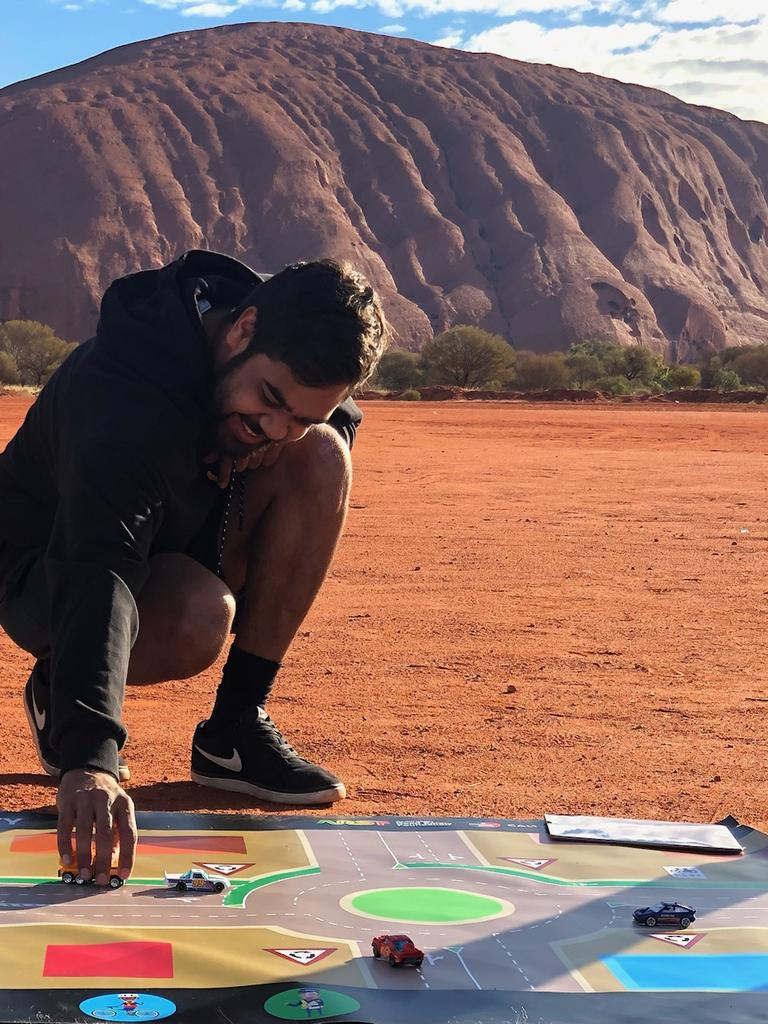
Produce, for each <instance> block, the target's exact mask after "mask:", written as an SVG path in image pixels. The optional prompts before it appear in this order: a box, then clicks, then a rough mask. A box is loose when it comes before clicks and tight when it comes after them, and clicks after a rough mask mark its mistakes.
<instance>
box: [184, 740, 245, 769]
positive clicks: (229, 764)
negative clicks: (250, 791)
mask: <svg viewBox="0 0 768 1024" xmlns="http://www.w3.org/2000/svg"><path fill="white" fill-rule="evenodd" d="M195 750H196V751H197V752H198V754H202V755H203V757H206V758H207V759H208V760H209V761H213V763H214V764H218V765H221V767H222V768H226V769H228V770H229V771H230V772H241V771H242V770H243V762H242V761H241V760H240V755H239V754H238V752H237V750H233V753H232V757H217V756H216V755H215V754H209V753H208V751H207V750H203V749H202V747H199V746H198V745H197V743H196V744H195Z"/></svg>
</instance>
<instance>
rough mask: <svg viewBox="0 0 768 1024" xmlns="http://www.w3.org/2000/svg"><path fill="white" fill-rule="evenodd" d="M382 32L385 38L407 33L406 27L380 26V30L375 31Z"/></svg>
mask: <svg viewBox="0 0 768 1024" xmlns="http://www.w3.org/2000/svg"><path fill="white" fill-rule="evenodd" d="M376 31H377V32H382V33H383V34H384V35H386V36H396V35H398V34H399V33H401V32H407V31H408V26H407V25H382V26H381V28H379V29H377V30H376Z"/></svg>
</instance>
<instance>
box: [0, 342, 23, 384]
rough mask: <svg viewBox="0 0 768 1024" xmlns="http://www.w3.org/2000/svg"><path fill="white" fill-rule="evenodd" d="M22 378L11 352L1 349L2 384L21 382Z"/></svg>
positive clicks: (0, 372) (0, 376)
mask: <svg viewBox="0 0 768 1024" xmlns="http://www.w3.org/2000/svg"><path fill="white" fill-rule="evenodd" d="M20 383H21V378H20V377H19V371H18V368H17V366H16V360H15V359H14V358H13V356H12V355H11V353H10V352H3V351H2V350H1V349H0V384H20Z"/></svg>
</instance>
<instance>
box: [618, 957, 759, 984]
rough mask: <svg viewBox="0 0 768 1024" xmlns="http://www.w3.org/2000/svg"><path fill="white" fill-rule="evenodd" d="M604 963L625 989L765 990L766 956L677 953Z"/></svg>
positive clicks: (620, 959) (620, 958)
mask: <svg viewBox="0 0 768 1024" xmlns="http://www.w3.org/2000/svg"><path fill="white" fill-rule="evenodd" d="M603 963H604V964H605V966H606V967H607V968H608V970H609V971H611V973H612V974H613V976H614V977H615V978H616V979H617V981H620V982H621V984H622V985H623V986H624V987H625V988H627V989H633V990H635V991H636V990H638V989H643V990H649V989H667V990H672V989H675V990H677V991H683V992H686V991H687V992H695V991H704V990H708V991H710V992H711V991H730V992H764V991H768V954H765V953H724V954H722V955H720V956H708V955H705V954H701V953H690V952H687V951H685V950H680V952H679V955H667V956H631V955H627V956H606V957H603Z"/></svg>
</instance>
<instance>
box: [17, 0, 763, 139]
mask: <svg viewBox="0 0 768 1024" xmlns="http://www.w3.org/2000/svg"><path fill="white" fill-rule="evenodd" d="M0 15H2V17H1V18H0V87H2V86H3V85H9V84H10V83H11V82H15V81H19V80H20V79H24V78H30V77H32V76H34V75H39V74H42V73H43V72H45V71H51V70H53V69H54V68H59V67H64V66H65V65H67V64H73V63H75V62H77V61H79V60H84V59H85V58H86V57H90V56H93V55H94V54H96V53H101V52H102V51H104V50H108V49H111V48H112V47H115V46H120V45H122V44H123V43H129V42H135V41H137V40H140V39H148V38H151V37H152V36H158V35H165V34H167V33H169V32H178V31H182V30H189V29H190V28H210V27H212V26H214V25H223V24H235V23H237V22H249V21H304V22H314V23H317V24H321V25H340V26H342V27H345V28H354V29H363V30H365V31H369V32H383V33H385V34H389V35H398V36H405V37H408V38H411V39H419V40H422V41H423V42H428V43H434V44H437V45H440V46H450V47H455V48H457V49H463V50H469V51H475V52H477V51H487V52H492V53H500V54H502V55H504V56H507V57H514V58H517V59H520V60H530V61H535V62H538V63H548V64H558V65H560V66H562V67H572V68H575V69H576V70H578V71H592V72H595V73H596V74H600V75H607V76H609V77H611V78H618V79H621V80H622V81H625V82H638V83H640V84H641V85H649V86H655V87H657V88H660V89H665V90H666V91H667V92H671V93H673V94H674V95H676V96H679V97H680V98H681V99H684V100H687V101H688V102H691V103H703V104H706V105H708V106H715V107H721V108H723V109H725V110H730V111H732V112H733V113H736V114H738V115H739V116H740V117H747V118H754V119H757V120H761V121H766V122H768V0H370V2H369V0H262V2H260V3H259V2H254V0H0Z"/></svg>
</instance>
